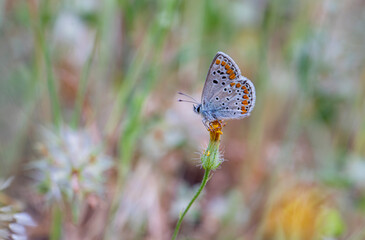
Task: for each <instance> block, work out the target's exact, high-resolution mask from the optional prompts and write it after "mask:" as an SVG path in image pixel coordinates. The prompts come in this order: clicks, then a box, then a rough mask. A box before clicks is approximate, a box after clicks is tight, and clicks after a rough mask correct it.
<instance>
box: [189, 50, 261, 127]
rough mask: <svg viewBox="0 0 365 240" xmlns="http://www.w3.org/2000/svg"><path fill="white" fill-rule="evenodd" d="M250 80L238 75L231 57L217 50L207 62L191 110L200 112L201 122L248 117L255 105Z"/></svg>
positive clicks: (239, 73) (254, 95) (237, 68)
mask: <svg viewBox="0 0 365 240" xmlns="http://www.w3.org/2000/svg"><path fill="white" fill-rule="evenodd" d="M255 101H256V92H255V87H254V85H253V83H252V82H251V81H250V80H249V79H248V78H246V77H244V76H242V75H241V71H240V69H239V67H238V66H237V64H236V63H235V62H234V61H233V59H232V58H231V57H229V56H228V55H227V54H225V53H223V52H218V53H217V54H216V55H215V57H214V58H213V61H212V63H211V64H210V67H209V70H208V74H207V77H206V79H205V84H204V89H203V92H202V97H201V103H198V104H196V105H194V112H196V113H198V114H200V115H202V118H203V123H204V125H205V126H207V127H208V125H207V123H211V122H214V121H222V120H228V119H241V118H245V117H248V116H249V115H250V113H251V111H252V109H253V108H254V106H255Z"/></svg>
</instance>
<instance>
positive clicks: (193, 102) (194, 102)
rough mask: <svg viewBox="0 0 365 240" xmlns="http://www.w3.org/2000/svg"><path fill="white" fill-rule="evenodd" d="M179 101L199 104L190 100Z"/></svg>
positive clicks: (180, 100)
mask: <svg viewBox="0 0 365 240" xmlns="http://www.w3.org/2000/svg"><path fill="white" fill-rule="evenodd" d="M177 101H179V102H188V103H194V104H198V103H197V102H193V101H190V100H184V99H178V100H177Z"/></svg>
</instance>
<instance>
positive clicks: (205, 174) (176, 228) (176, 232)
mask: <svg viewBox="0 0 365 240" xmlns="http://www.w3.org/2000/svg"><path fill="white" fill-rule="evenodd" d="M209 173H210V169H206V170H205V173H204V177H203V180H202V183H201V185H200V188H199V190H198V192H197V193H196V194H195V196H194V197H193V199H191V201H190V202H189V205H188V206H187V207H186V208H185V210H184V212H183V214H182V215H181V216H180V218H179V221H178V222H177V224H176V227H175V231H174V235H173V236H172V238H171V240H175V239H176V237H177V234H178V233H179V229H180V225H181V223H182V220H183V219H184V217H185V215H186V213H187V212H188V211H189V209H190V207H191V205H193V203H194V202H195V200H196V199H197V198H198V197H199V195H200V193H201V191H202V190H203V188H204V187H205V185H206V184H207V182H208V177H209Z"/></svg>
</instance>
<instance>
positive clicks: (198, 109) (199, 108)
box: [193, 104, 202, 114]
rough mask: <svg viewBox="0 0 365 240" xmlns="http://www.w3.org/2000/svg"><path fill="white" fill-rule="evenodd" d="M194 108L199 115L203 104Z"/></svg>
mask: <svg viewBox="0 0 365 240" xmlns="http://www.w3.org/2000/svg"><path fill="white" fill-rule="evenodd" d="M193 107H194V112H196V113H197V114H200V113H201V110H202V105H201V104H197V105H193Z"/></svg>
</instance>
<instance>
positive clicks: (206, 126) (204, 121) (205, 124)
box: [202, 119, 212, 131]
mask: <svg viewBox="0 0 365 240" xmlns="http://www.w3.org/2000/svg"><path fill="white" fill-rule="evenodd" d="M202 122H203V124H204V126H205V128H206V129H207V130H208V131H211V130H212V128H211V126H210V124H207V123H208V122H209V121H207V120H206V119H203V120H202Z"/></svg>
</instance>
